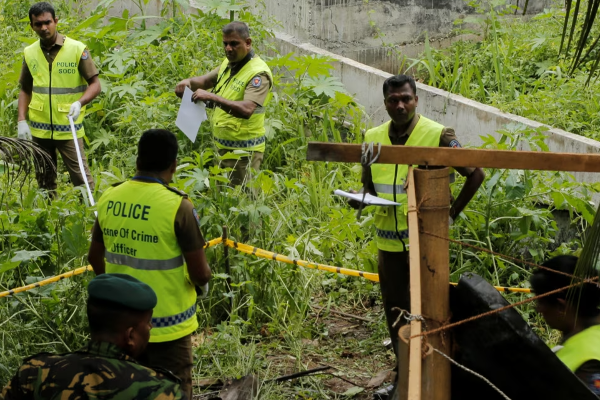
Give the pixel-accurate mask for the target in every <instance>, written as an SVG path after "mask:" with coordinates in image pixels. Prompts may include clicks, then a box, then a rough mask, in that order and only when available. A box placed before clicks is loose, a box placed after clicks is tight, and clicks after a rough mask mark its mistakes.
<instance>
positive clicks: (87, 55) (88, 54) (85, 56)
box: [81, 49, 90, 60]
mask: <svg viewBox="0 0 600 400" xmlns="http://www.w3.org/2000/svg"><path fill="white" fill-rule="evenodd" d="M89 57H90V52H89V51H88V49H85V50H84V51H83V53H82V54H81V59H82V60H87V59H88V58H89Z"/></svg>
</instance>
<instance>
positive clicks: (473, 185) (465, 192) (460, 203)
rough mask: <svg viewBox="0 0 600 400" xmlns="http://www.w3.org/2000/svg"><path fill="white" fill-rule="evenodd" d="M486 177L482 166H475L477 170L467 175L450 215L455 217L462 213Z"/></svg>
mask: <svg viewBox="0 0 600 400" xmlns="http://www.w3.org/2000/svg"><path fill="white" fill-rule="evenodd" d="M484 179H485V172H483V170H482V169H481V168H475V170H474V171H473V172H472V173H471V175H469V176H468V177H467V181H466V182H465V185H464V186H463V187H462V189H461V191H460V194H459V195H458V197H457V198H456V200H454V203H453V204H452V207H450V217H451V218H452V219H455V218H456V216H458V214H460V213H461V212H462V211H463V210H464V209H465V207H466V206H467V204H469V202H470V201H471V199H472V198H473V196H475V193H477V190H479V187H480V186H481V184H482V183H483V180H484Z"/></svg>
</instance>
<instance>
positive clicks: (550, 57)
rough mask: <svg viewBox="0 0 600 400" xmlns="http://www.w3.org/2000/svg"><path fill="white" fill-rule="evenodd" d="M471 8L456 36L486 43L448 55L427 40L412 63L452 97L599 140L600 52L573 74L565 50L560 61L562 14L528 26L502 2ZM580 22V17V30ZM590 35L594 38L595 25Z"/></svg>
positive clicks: (466, 44)
mask: <svg viewBox="0 0 600 400" xmlns="http://www.w3.org/2000/svg"><path fill="white" fill-rule="evenodd" d="M569 3H570V2H569ZM583 3H584V5H585V4H586V3H587V2H583ZM470 4H471V5H472V6H474V7H475V9H476V10H477V12H478V15H475V16H469V17H467V18H465V19H462V20H458V21H457V24H458V26H459V32H461V33H474V34H476V35H478V36H479V37H480V39H481V40H476V41H470V40H469V41H465V40H459V41H456V42H455V43H453V44H452V46H451V47H449V48H447V49H443V50H435V49H433V48H431V46H430V45H429V42H428V41H427V42H426V44H425V52H424V54H423V56H422V58H421V59H420V60H417V61H415V63H414V64H413V65H414V66H416V67H417V71H418V72H417V73H418V75H419V76H420V77H421V78H422V79H423V80H424V81H425V82H426V83H428V84H430V85H433V86H436V87H439V88H442V89H445V90H448V91H450V92H452V93H456V94H460V95H463V96H465V97H468V98H470V99H474V100H477V101H480V102H482V103H485V104H490V105H493V106H495V107H498V108H500V109H501V110H503V111H506V112H510V113H514V114H517V115H521V116H523V117H527V118H530V119H533V120H536V121H539V122H542V123H545V124H548V125H550V126H553V127H557V128H561V129H564V130H566V131H569V132H573V133H576V134H579V135H582V136H585V137H588V138H591V139H599V138H600V82H599V81H598V79H597V74H591V73H590V70H592V69H593V68H594V63H595V60H596V58H597V57H598V54H600V53H598V50H597V48H596V49H595V50H593V51H592V52H591V53H590V55H589V57H588V58H586V59H585V62H583V63H581V64H580V65H579V66H578V68H577V69H574V70H572V69H571V67H572V64H573V60H572V57H570V56H569V57H566V56H565V50H564V49H563V53H562V55H560V56H559V50H560V48H561V41H562V33H563V22H564V19H565V11H563V10H562V9H557V8H552V9H548V10H545V11H544V12H543V13H541V14H539V15H536V16H534V17H532V18H530V19H528V20H526V22H525V23H524V21H523V20H522V19H520V18H515V17H513V16H512V14H513V8H512V7H511V6H507V5H506V4H507V2H506V1H505V0H490V1H485V0H477V1H472V2H470ZM489 5H493V6H495V7H496V8H491V9H490V8H488V6H489ZM582 7H583V6H582ZM583 21H584V18H582V17H581V16H580V18H579V19H578V22H577V24H576V27H577V30H576V32H579V30H581V28H582V25H583ZM591 31H592V34H593V35H594V37H595V36H597V35H598V25H597V24H596V25H595V26H594V27H593V29H592V30H591ZM590 40H591V39H590ZM565 46H566V45H565ZM584 54H585V53H584ZM590 77H591V80H590V82H589V84H587V85H586V83H587V82H588V78H590Z"/></svg>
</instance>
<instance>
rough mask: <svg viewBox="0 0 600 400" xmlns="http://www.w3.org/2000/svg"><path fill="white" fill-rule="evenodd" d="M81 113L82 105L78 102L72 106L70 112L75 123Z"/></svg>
mask: <svg viewBox="0 0 600 400" xmlns="http://www.w3.org/2000/svg"><path fill="white" fill-rule="evenodd" d="M80 113H81V103H80V102H78V101H76V102H75V103H73V104H71V109H70V110H69V116H70V117H73V122H75V121H77V118H79V114H80Z"/></svg>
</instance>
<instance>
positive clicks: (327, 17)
mask: <svg viewBox="0 0 600 400" xmlns="http://www.w3.org/2000/svg"><path fill="white" fill-rule="evenodd" d="M250 1H254V2H257V1H258V2H262V1H264V4H265V6H266V11H267V12H268V13H269V14H270V15H271V16H273V17H275V18H276V19H277V20H279V21H280V22H281V28H280V30H281V31H282V32H285V33H287V34H289V35H292V36H294V37H296V38H297V39H298V40H300V41H304V42H309V43H312V44H314V45H315V46H317V47H320V48H323V49H326V50H329V51H332V52H334V53H336V54H340V55H343V56H346V57H349V58H352V59H354V60H357V61H360V62H365V63H367V64H369V65H371V66H375V67H378V68H381V69H384V70H386V71H388V72H392V73H396V72H397V71H398V67H399V64H398V62H397V59H398V56H397V55H396V54H388V51H387V50H386V49H382V42H385V43H386V44H392V45H396V46H405V48H402V47H400V48H399V49H398V50H400V51H402V52H403V53H404V52H405V51H406V53H405V54H406V56H408V57H414V56H415V55H416V54H417V53H419V52H420V50H421V46H419V45H417V46H416V47H415V48H413V46H414V45H415V44H418V43H421V42H422V41H423V38H424V35H425V32H426V31H427V32H429V35H430V37H433V38H436V39H440V38H448V36H449V34H450V32H451V31H452V29H453V28H454V21H455V20H456V19H458V18H459V17H461V16H464V15H466V14H469V13H471V12H472V11H473V10H472V9H471V8H470V7H468V6H467V5H466V1H465V0H369V1H365V0H250ZM525 1H526V0H511V2H512V4H517V3H518V4H519V5H521V6H523V5H524V3H525ZM553 1H554V0H529V6H528V13H538V12H540V11H542V10H543V9H544V8H545V7H548V6H550V5H551V4H552V3H553ZM378 35H383V39H382V38H380V37H379V36H378ZM436 45H437V46H436V47H439V46H442V45H444V43H436ZM446 45H447V43H446Z"/></svg>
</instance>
